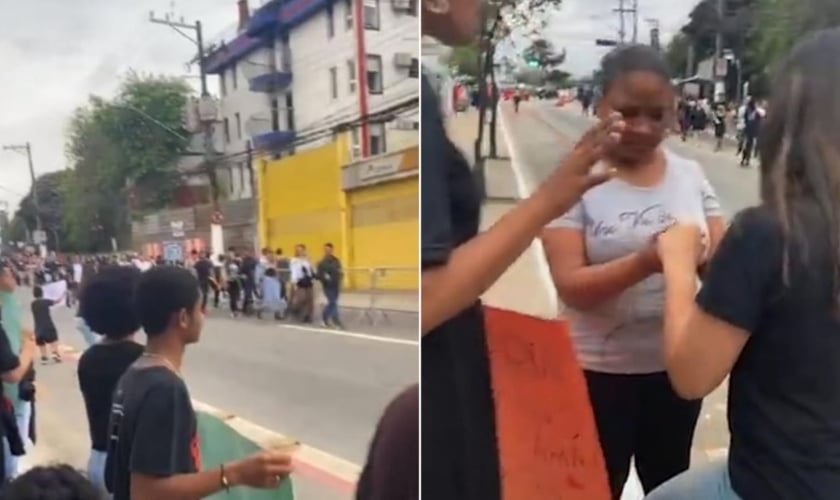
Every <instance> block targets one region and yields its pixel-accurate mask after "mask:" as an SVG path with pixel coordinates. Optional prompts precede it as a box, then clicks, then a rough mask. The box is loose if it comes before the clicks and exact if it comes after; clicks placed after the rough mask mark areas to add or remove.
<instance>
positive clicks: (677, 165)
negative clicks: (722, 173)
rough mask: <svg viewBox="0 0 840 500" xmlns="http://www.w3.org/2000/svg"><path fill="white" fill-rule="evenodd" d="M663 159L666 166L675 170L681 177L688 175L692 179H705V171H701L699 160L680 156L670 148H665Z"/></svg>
mask: <svg viewBox="0 0 840 500" xmlns="http://www.w3.org/2000/svg"><path fill="white" fill-rule="evenodd" d="M665 161H666V162H667V163H668V168H669V169H671V170H673V171H674V172H677V173H678V174H680V176H682V177H690V178H691V179H694V180H701V181H705V180H706V172H705V171H703V166H702V165H700V162H698V161H696V160H693V159H691V158H686V157H685V156H681V155H679V154H677V153H676V152H674V151H673V150H670V149H665Z"/></svg>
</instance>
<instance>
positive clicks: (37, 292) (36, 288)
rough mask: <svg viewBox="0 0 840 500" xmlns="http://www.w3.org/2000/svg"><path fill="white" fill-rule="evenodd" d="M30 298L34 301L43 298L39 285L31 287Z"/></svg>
mask: <svg viewBox="0 0 840 500" xmlns="http://www.w3.org/2000/svg"><path fill="white" fill-rule="evenodd" d="M32 296H33V297H35V298H36V299H40V298H41V297H43V296H44V289H43V288H41V286H40V285H35V286H34V287H32Z"/></svg>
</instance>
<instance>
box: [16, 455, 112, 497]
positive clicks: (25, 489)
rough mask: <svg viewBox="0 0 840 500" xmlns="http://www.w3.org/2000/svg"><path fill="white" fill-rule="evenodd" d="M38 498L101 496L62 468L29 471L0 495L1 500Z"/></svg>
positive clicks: (71, 470) (75, 473)
mask: <svg viewBox="0 0 840 500" xmlns="http://www.w3.org/2000/svg"><path fill="white" fill-rule="evenodd" d="M39 498H49V499H50V500H102V493H101V492H99V491H98V490H97V489H96V487H95V486H94V485H93V484H91V482H90V481H88V480H87V479H86V478H85V477H84V476H83V475H82V474H80V473H79V471H77V470H76V469H74V468H73V467H71V466H69V465H66V464H59V465H49V466H37V467H33V468H32V469H29V470H28V471H26V472H25V473H23V474H21V475H20V476H18V477H17V478H15V480H14V481H12V482H10V483H9V484H7V485H6V486H5V487H4V488H3V489H2V491H0V499H2V500H35V499H39Z"/></svg>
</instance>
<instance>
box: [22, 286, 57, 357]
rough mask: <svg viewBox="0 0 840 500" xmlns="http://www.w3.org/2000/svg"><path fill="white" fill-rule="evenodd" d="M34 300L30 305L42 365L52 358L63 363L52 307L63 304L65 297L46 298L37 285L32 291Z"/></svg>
mask: <svg viewBox="0 0 840 500" xmlns="http://www.w3.org/2000/svg"><path fill="white" fill-rule="evenodd" d="M32 295H33V297H34V299H33V300H32V304H30V309H31V310H32V321H33V322H34V323H35V343H36V344H37V345H38V350H39V351H41V363H42V364H47V363H48V362H49V358H50V357H52V359H53V361H55V362H56V363H61V353H60V352H58V329H57V328H56V327H55V322H53V319H52V310H51V309H52V306H54V305H57V304H61V303H62V302H63V301H64V300H65V297H61V298H60V299H58V300H51V299H47V298H44V289H43V288H41V287H40V286H38V285H36V286H35V287H34V288H33V289H32Z"/></svg>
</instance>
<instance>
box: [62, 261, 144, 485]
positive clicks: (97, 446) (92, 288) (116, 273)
mask: <svg viewBox="0 0 840 500" xmlns="http://www.w3.org/2000/svg"><path fill="white" fill-rule="evenodd" d="M141 275H142V271H140V270H139V269H136V268H134V267H123V266H113V267H108V268H105V269H103V270H102V271H101V272H100V273H99V274H97V275H96V276H95V277H94V278H92V279H91V280H90V281H89V282H88V283H87V285H86V286H85V294H84V296H83V297H82V300H81V302H80V304H79V311H80V313H81V315H82V318H84V320H85V321H86V322H87V324H89V325H91V327H92V328H94V329H96V331H97V332H101V333H102V335H103V338H102V341H101V342H99V343H97V344H95V345H93V346H91V347H90V348H89V349H87V350H86V351H85V352H84V354H82V357H81V358H80V359H79V364H78V369H77V373H78V379H79V389H80V390H81V392H82V397H83V399H84V401H85V410H86V412H87V420H88V430H89V434H90V442H91V453H90V459H89V460H88V470H87V472H88V477H89V478H90V480H91V481H92V482H93V483H94V484H95V485H96V486H97V487H98V488H99V489H100V490H101V491H105V458H106V453H107V451H108V417H109V415H110V413H111V395H112V394H113V393H114V388H115V387H116V386H117V381H119V379H120V377H121V376H122V375H123V373H125V371H126V370H127V369H128V367H129V366H131V364H132V363H134V362H135V361H136V360H137V359H138V358H139V357H140V355H141V354H142V353H143V346H142V345H140V344H138V343H137V342H135V340H134V334H135V333H136V332H137V331H138V330H139V329H140V320H139V319H138V317H137V313H136V311H135V308H134V289H135V287H136V286H137V283H138V282H139V281H140V276H141Z"/></svg>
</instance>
